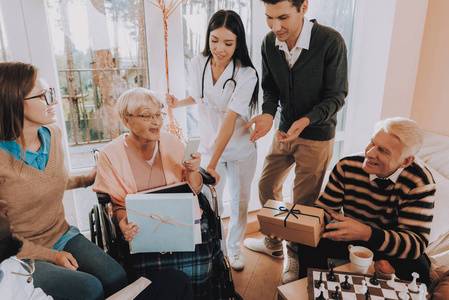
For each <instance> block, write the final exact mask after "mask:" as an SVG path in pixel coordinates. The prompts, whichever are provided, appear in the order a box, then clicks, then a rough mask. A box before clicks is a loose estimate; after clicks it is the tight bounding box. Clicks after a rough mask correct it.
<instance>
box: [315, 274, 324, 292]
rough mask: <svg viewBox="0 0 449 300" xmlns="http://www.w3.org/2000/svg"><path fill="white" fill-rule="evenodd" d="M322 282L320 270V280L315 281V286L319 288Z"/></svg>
mask: <svg viewBox="0 0 449 300" xmlns="http://www.w3.org/2000/svg"><path fill="white" fill-rule="evenodd" d="M322 283H323V272H320V280H319V281H318V282H317V283H315V287H316V288H317V289H319V288H320V286H321V284H322Z"/></svg>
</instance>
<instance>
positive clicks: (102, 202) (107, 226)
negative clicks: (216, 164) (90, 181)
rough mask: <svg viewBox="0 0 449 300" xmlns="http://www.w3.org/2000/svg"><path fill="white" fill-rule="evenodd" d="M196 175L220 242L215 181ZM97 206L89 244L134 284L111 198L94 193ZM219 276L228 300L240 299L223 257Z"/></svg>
mask: <svg viewBox="0 0 449 300" xmlns="http://www.w3.org/2000/svg"><path fill="white" fill-rule="evenodd" d="M93 153H94V157H95V161H97V157H98V153H99V150H98V149H94V150H93ZM199 172H200V174H201V176H202V177H203V184H204V185H205V186H206V187H207V188H208V189H209V191H210V195H211V198H212V199H211V201H209V202H212V205H211V206H212V210H213V214H214V220H213V222H214V223H215V229H216V235H217V238H218V239H219V240H221V239H222V230H221V217H220V215H219V213H218V199H217V193H216V191H215V187H214V184H215V178H213V177H212V176H210V175H209V174H207V173H206V171H205V170H204V169H203V168H201V167H200V168H199ZM97 200H98V204H95V205H94V206H93V208H92V210H91V211H90V212H89V215H88V217H89V226H90V238H91V241H92V242H93V243H94V244H96V245H97V246H98V247H100V248H101V249H103V250H104V251H105V252H106V253H107V254H109V255H110V256H111V257H112V258H114V259H115V260H116V261H117V262H118V263H120V265H121V266H122V267H123V268H124V269H125V272H126V274H127V276H128V282H130V283H131V282H133V281H135V280H136V279H137V278H136V275H135V272H134V270H133V269H132V263H131V254H130V251H129V245H128V243H127V242H124V239H122V236H121V232H120V228H119V227H118V225H115V224H114V223H113V221H112V205H111V197H110V196H109V195H108V194H105V193H97ZM220 270H221V273H222V274H221V276H223V278H226V279H227V282H228V288H227V291H228V294H229V295H233V296H232V297H230V299H236V300H240V299H242V298H241V296H240V295H239V294H238V293H237V292H236V291H235V287H234V282H233V280H232V272H231V267H230V264H229V259H228V257H227V256H224V260H223V265H222V266H221V269H220Z"/></svg>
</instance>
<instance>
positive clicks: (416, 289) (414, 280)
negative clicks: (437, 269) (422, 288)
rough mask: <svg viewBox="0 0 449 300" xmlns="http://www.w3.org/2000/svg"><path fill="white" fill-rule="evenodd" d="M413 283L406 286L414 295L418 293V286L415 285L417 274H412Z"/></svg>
mask: <svg viewBox="0 0 449 300" xmlns="http://www.w3.org/2000/svg"><path fill="white" fill-rule="evenodd" d="M412 277H413V281H412V282H411V283H410V284H409V285H408V289H409V290H410V291H412V292H414V293H416V292H417V291H418V286H417V285H416V279H418V278H419V274H418V273H416V272H413V273H412Z"/></svg>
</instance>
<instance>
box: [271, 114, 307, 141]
mask: <svg viewBox="0 0 449 300" xmlns="http://www.w3.org/2000/svg"><path fill="white" fill-rule="evenodd" d="M309 124H310V120H309V118H306V117H304V118H301V119H299V120H298V121H296V122H294V123H293V124H292V126H291V127H290V129H289V130H288V131H287V133H286V134H282V133H281V132H280V131H279V130H278V133H277V138H278V141H279V143H288V142H291V141H293V140H294V139H296V138H297V137H298V136H299V135H300V134H301V132H302V131H303V130H304V128H306V127H307V126H309Z"/></svg>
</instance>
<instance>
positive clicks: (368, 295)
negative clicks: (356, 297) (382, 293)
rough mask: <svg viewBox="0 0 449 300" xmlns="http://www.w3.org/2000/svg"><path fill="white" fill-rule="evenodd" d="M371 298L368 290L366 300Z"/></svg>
mask: <svg viewBox="0 0 449 300" xmlns="http://www.w3.org/2000/svg"><path fill="white" fill-rule="evenodd" d="M369 297H370V294H369V291H368V290H366V293H365V300H369Z"/></svg>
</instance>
